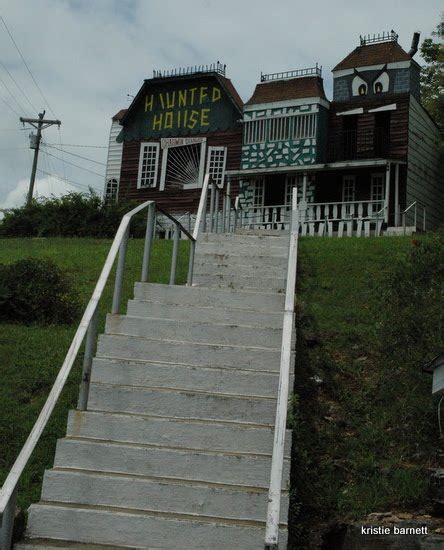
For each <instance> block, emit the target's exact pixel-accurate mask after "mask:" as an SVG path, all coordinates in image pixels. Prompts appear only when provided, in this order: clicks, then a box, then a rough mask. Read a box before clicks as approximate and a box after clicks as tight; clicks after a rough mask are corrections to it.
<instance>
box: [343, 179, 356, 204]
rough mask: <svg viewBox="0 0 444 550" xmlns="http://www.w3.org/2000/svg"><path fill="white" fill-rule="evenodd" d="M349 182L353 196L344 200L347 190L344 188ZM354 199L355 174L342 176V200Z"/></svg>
mask: <svg viewBox="0 0 444 550" xmlns="http://www.w3.org/2000/svg"><path fill="white" fill-rule="evenodd" d="M350 183H351V184H352V195H353V198H352V199H347V200H346V198H345V196H346V191H348V190H347V188H346V185H347V184H350ZM355 200H356V176H342V202H355Z"/></svg>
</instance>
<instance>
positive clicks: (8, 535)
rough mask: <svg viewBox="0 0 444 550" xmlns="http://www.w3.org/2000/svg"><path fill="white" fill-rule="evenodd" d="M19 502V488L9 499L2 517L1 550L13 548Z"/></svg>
mask: <svg viewBox="0 0 444 550" xmlns="http://www.w3.org/2000/svg"><path fill="white" fill-rule="evenodd" d="M16 502H17V486H16V488H15V489H14V491H13V493H12V494H11V496H10V498H9V502H8V504H7V505H6V508H5V511H4V512H3V516H2V517H1V523H0V525H1V528H2V530H1V538H0V543H1V544H0V548H2V550H10V549H11V548H12V544H11V543H12V534H13V531H14V519H15V505H16Z"/></svg>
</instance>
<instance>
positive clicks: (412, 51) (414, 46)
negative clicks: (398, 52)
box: [409, 32, 421, 57]
mask: <svg viewBox="0 0 444 550" xmlns="http://www.w3.org/2000/svg"><path fill="white" fill-rule="evenodd" d="M420 34H421V33H419V32H414V33H413V38H412V45H411V46H410V50H409V56H410V57H413V56H414V55H415V53H416V52H417V51H418V44H419V35H420Z"/></svg>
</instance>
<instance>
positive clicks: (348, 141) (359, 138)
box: [329, 128, 390, 162]
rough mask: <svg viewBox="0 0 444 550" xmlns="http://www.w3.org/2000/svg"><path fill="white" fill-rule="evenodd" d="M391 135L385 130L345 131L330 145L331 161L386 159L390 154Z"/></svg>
mask: <svg viewBox="0 0 444 550" xmlns="http://www.w3.org/2000/svg"><path fill="white" fill-rule="evenodd" d="M389 145H390V135H389V133H388V132H387V131H386V130H385V128H375V129H374V130H371V131H366V132H360V131H358V130H344V131H342V132H340V133H339V134H337V136H336V139H335V141H334V143H330V148H329V160H330V162H337V161H343V160H366V159H375V158H386V157H387V156H388V153H389Z"/></svg>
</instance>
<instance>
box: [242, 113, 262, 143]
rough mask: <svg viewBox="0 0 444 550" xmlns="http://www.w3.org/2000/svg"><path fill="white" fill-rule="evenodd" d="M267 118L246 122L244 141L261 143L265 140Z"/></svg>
mask: <svg viewBox="0 0 444 550" xmlns="http://www.w3.org/2000/svg"><path fill="white" fill-rule="evenodd" d="M265 128H266V121H265V120H263V119H262V120H252V121H250V122H245V124H244V143H245V144H250V143H261V142H263V141H265Z"/></svg>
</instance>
